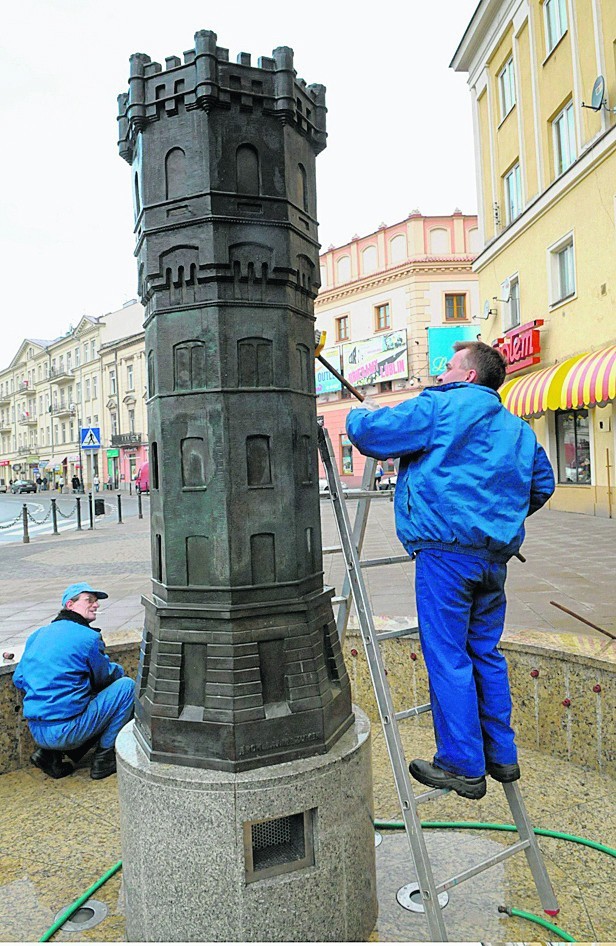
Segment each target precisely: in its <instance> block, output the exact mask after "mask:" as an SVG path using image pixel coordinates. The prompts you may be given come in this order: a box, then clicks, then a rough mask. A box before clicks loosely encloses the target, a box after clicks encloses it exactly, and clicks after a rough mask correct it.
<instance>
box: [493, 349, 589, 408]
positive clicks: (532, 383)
mask: <svg viewBox="0 0 616 946" xmlns="http://www.w3.org/2000/svg"><path fill="white" fill-rule="evenodd" d="M585 357H587V356H586V355H576V356H575V357H573V358H568V359H567V360H566V361H562V362H560V364H558V365H552V366H551V367H550V368H541V370H540V371H533V372H532V373H531V374H526V375H524V376H523V377H522V378H514V379H513V380H512V381H507V382H506V383H505V384H504V385H503V387H502V388H501V389H500V391H499V394H500V396H501V401H502V402H503V404H504V405H505V407H506V408H507V410H508V411H511V413H512V414H516V415H517V416H518V417H538V416H539V414H543V413H545V411H556V410H558V408H559V407H561V406H562V405H561V391H562V388H563V381H564V379H565V377H567V376H568V373H569V372H570V371H571V370H573V368H575V365H576V364H577V362H579V361H580V359H582V358H585Z"/></svg>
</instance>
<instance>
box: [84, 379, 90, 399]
mask: <svg viewBox="0 0 616 946" xmlns="http://www.w3.org/2000/svg"><path fill="white" fill-rule="evenodd" d="M85 399H86V401H89V400H90V379H89V378H86V398H85Z"/></svg>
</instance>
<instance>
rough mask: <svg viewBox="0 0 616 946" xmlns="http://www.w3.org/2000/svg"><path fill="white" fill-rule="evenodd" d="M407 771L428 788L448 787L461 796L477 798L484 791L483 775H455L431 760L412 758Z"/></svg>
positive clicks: (481, 795) (484, 781) (483, 793)
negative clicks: (471, 776)
mask: <svg viewBox="0 0 616 946" xmlns="http://www.w3.org/2000/svg"><path fill="white" fill-rule="evenodd" d="M409 772H410V773H411V775H412V776H413V778H416V779H417V781H418V782H421V784H422V785H428V786H429V787H430V788H450V789H452V791H454V792H456V794H458V795H461V796H462V798H474V799H479V798H483V796H484V795H485V793H486V780H485V778H484V777H483V775H482V776H480V777H479V778H469V776H467V775H455V773H453V772H447V771H446V770H445V769H440V768H439V767H438V765H434V764H433V763H432V762H424V761H423V759H413V761H412V762H411V764H410V765H409Z"/></svg>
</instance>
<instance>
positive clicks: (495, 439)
mask: <svg viewBox="0 0 616 946" xmlns="http://www.w3.org/2000/svg"><path fill="white" fill-rule="evenodd" d="M347 433H348V435H349V438H350V440H351V442H352V443H353V444H355V446H356V447H357V448H358V450H360V452H361V453H363V454H366V455H367V456H370V457H376V458H377V459H383V458H384V457H400V469H399V471H398V482H397V484H396V495H395V513H396V528H397V533H398V538H399V539H400V541H401V542H402V544H403V545H404V547H405V549H406V550H407V551H408V552H409V553H410V554H412V553H413V552H415V551H417V550H418V549H422V548H444V549H450V550H454V551H460V552H468V553H472V554H479V555H480V556H481V557H483V558H487V559H489V560H491V561H503V562H504V561H507V560H508V559H509V558H510V557H511V556H512V555H515V554H516V552H517V551H518V550H519V548H520V546H521V544H522V542H523V540H524V520H525V519H526V517H527V516H529V515H531V514H532V513H533V512H536V510H537V509H540V508H541V506H543V504H544V503H545V502H547V500H548V499H549V498H550V496H551V495H552V493H553V492H554V474H553V472H552V467H551V466H550V462H549V460H548V458H547V456H546V453H545V451H544V449H543V447H542V446H541V445H540V444H539V443H538V442H537V438H536V436H535V434H534V432H533V431H532V430H531V428H530V427H529V425H528V424H527V423H526V422H525V421H523V420H521V419H520V418H519V417H515V416H514V415H513V414H511V413H510V412H509V411H508V410H506V408H504V407H503V405H502V403H501V400H500V397H499V395H498V394H497V392H496V391H493V390H492V389H491V388H487V387H484V386H483V385H480V384H471V383H468V382H455V383H453V384H443V385H439V386H437V387H434V388H428V389H426V390H425V391H423V392H422V393H421V394H420V395H419V397H414V398H409V400H407V401H404V402H403V403H401V404H397V405H396V406H395V407H391V408H390V407H383V408H380V409H379V410H376V411H369V410H366V409H365V408H364V409H362V408H356V409H354V410H352V411H351V412H350V413H349V415H348V417H347Z"/></svg>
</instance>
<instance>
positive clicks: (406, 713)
mask: <svg viewBox="0 0 616 946" xmlns="http://www.w3.org/2000/svg"><path fill="white" fill-rule="evenodd" d="M431 710H432V707H431V705H430V704H429V703H423V704H422V705H421V706H413V707H412V709H407V710H402V712H400V713H395V714H394V715H395V717H396V719H410V718H411V716H420V715H421V714H422V713H429V712H430V711H431Z"/></svg>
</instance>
